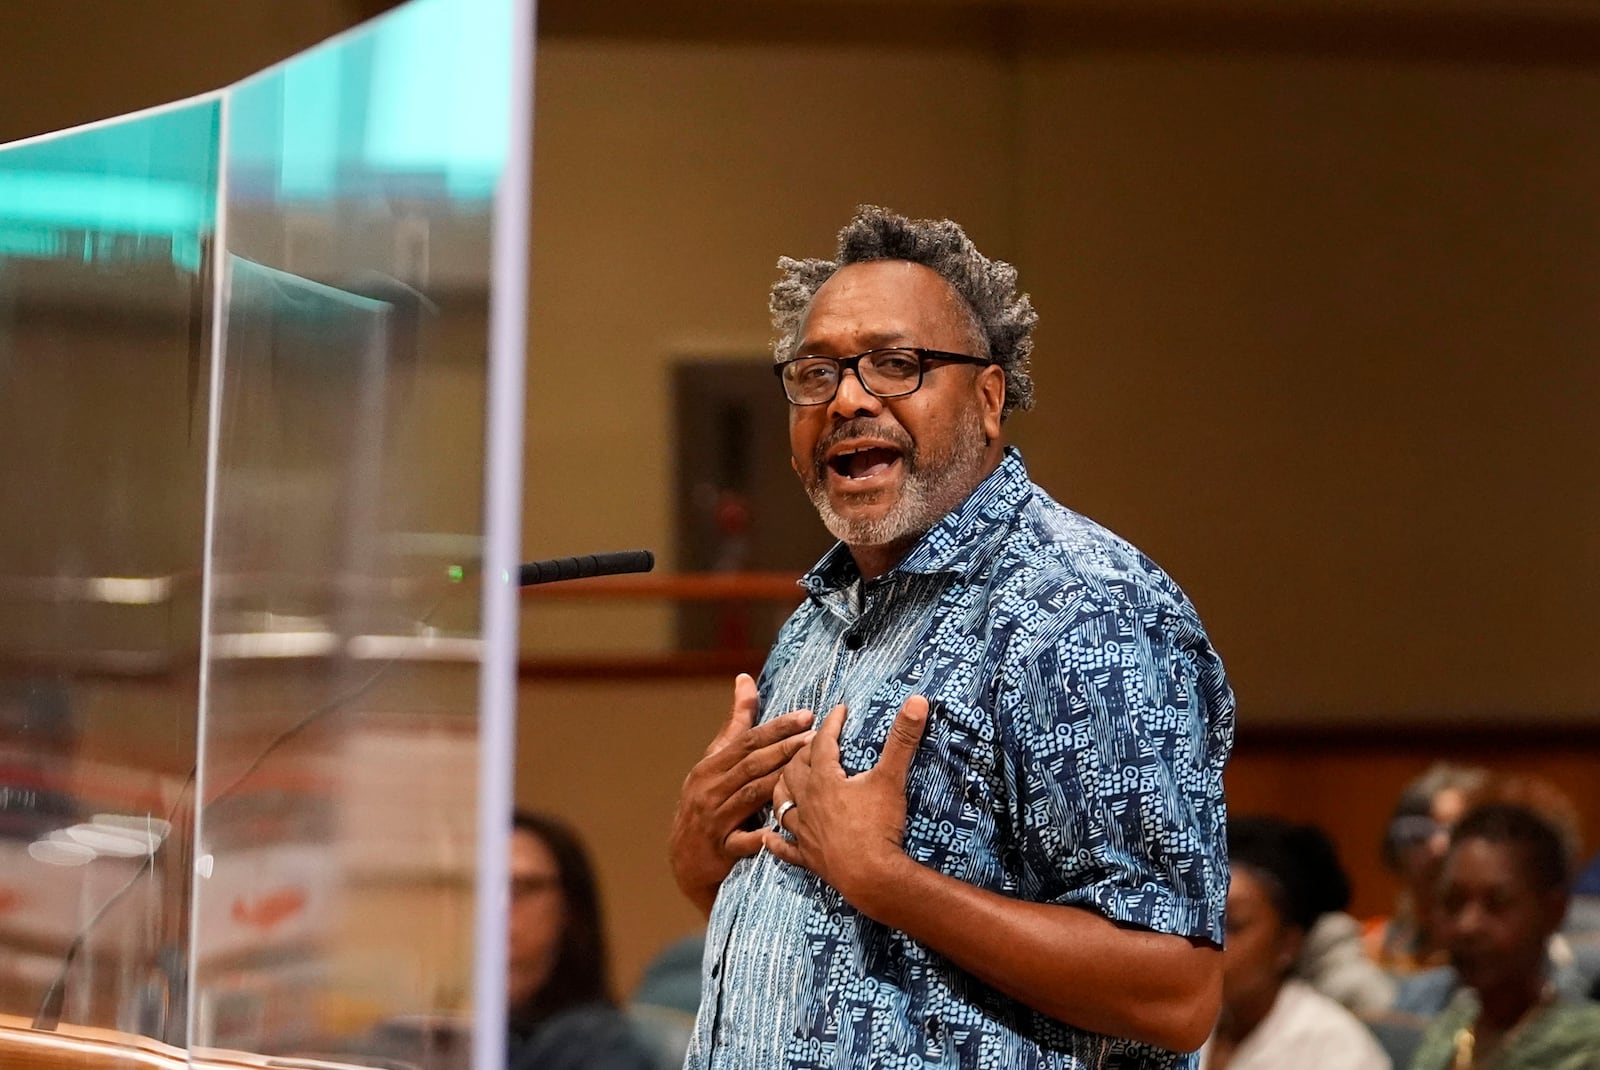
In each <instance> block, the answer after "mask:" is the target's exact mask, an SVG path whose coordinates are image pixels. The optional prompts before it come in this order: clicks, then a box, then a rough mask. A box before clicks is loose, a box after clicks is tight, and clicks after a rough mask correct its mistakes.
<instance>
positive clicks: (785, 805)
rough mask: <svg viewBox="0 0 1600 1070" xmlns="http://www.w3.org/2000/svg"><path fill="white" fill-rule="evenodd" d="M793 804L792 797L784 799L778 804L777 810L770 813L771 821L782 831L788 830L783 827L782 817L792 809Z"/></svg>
mask: <svg viewBox="0 0 1600 1070" xmlns="http://www.w3.org/2000/svg"><path fill="white" fill-rule="evenodd" d="M794 806H795V803H794V800H793V799H785V800H784V801H783V802H782V803H780V804H779V805H778V812H777V813H775V814H773V815H772V823H773V824H774V825H776V826H778V828H779V829H780V830H781V831H783V832H788V831H789V830H788V829H786V828H784V827H783V819H784V818H785V817H786V816H788V813H789V811H790V810H793V809H794Z"/></svg>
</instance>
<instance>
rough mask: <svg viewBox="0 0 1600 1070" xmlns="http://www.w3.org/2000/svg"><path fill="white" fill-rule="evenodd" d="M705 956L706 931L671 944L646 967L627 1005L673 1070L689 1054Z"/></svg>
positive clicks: (659, 1057)
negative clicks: (701, 969) (702, 963)
mask: <svg viewBox="0 0 1600 1070" xmlns="http://www.w3.org/2000/svg"><path fill="white" fill-rule="evenodd" d="M705 954H706V935H705V932H704V931H701V932H698V933H695V934H694V935H693V936H685V937H683V938H682V939H679V940H675V941H673V942H672V943H670V944H668V945H667V946H666V947H665V948H663V949H662V950H661V952H660V953H659V954H658V955H656V957H655V958H653V959H651V960H650V964H649V965H648V966H646V967H645V970H644V976H643V977H641V978H640V979H639V987H638V988H636V989H634V992H633V998H632V999H631V1000H629V1001H628V1016H629V1017H630V1018H632V1019H633V1022H634V1025H636V1026H637V1027H638V1028H639V1031H640V1034H641V1035H642V1036H643V1037H644V1038H645V1040H646V1041H648V1042H649V1044H650V1046H651V1047H652V1048H653V1049H655V1051H656V1055H657V1061H658V1062H660V1064H661V1065H662V1066H663V1067H671V1068H672V1070H679V1068H681V1067H682V1066H683V1063H684V1060H685V1059H686V1058H687V1057H688V1054H689V1038H690V1037H691V1036H692V1035H693V1033H694V1018H695V1012H696V1011H698V1010H699V1009H700V981H701V978H700V967H701V962H702V960H704V958H705Z"/></svg>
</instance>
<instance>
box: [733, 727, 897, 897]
mask: <svg viewBox="0 0 1600 1070" xmlns="http://www.w3.org/2000/svg"><path fill="white" fill-rule="evenodd" d="M845 714H846V710H845V707H843V706H835V707H834V708H833V709H832V710H830V711H829V713H828V716H827V718H826V719H824V720H823V722H822V727H821V728H820V729H819V730H818V731H817V734H816V738H814V739H813V740H812V741H811V744H810V745H809V746H807V747H804V748H802V749H801V750H800V751H799V752H798V753H797V754H795V756H794V757H792V758H790V759H789V764H788V765H787V766H785V767H784V770H783V775H782V776H780V777H779V778H778V784H777V787H776V788H774V790H773V793H772V806H773V813H780V812H781V813H782V815H783V827H784V829H785V830H786V831H787V832H788V833H789V834H790V835H791V836H793V837H794V839H793V840H792V841H791V840H789V839H788V838H786V837H785V836H784V835H783V834H782V833H781V832H778V831H777V830H775V829H768V830H767V831H766V832H765V833H764V834H763V836H762V845H763V846H764V847H766V849H767V850H768V851H770V852H772V854H773V855H774V856H775V857H777V858H779V859H782V860H783V861H785V862H788V863H790V864H792V865H796V866H804V867H805V868H806V869H809V870H810V871H811V872H813V873H815V874H816V875H817V876H819V877H821V878H822V879H823V880H824V881H827V882H828V883H829V884H831V885H832V886H833V887H834V888H836V889H837V890H838V892H839V894H840V895H842V896H844V897H845V900H846V901H847V902H849V903H850V904H851V905H852V906H854V907H855V908H856V909H858V910H860V911H861V912H862V913H864V914H867V915H869V916H870V915H871V914H872V907H871V903H872V901H873V899H874V897H875V896H876V895H877V894H879V893H881V892H884V891H886V890H889V889H886V888H885V883H886V881H887V880H888V879H889V876H890V874H892V872H893V868H894V867H895V866H896V865H898V864H900V863H902V862H904V861H906V860H907V859H906V854H905V852H904V850H903V849H902V847H901V843H902V840H903V837H904V835H905V825H906V774H907V773H908V772H909V771H910V769H911V759H912V757H913V756H914V755H915V754H916V752H917V745H918V744H919V743H920V742H921V741H922V730H923V728H924V727H925V726H926V725H927V722H928V700H927V699H926V698H924V697H922V696H921V695H912V696H911V697H910V698H908V699H906V701H905V703H904V704H903V705H902V706H901V707H900V712H899V713H898V714H896V715H895V719H894V725H893V726H892V727H890V729H889V737H888V739H886V740H885V741H884V744H883V754H882V755H881V756H880V757H879V759H878V764H877V765H875V766H873V767H872V768H871V769H868V770H867V771H866V772H864V773H857V774H856V775H855V776H847V775H845V771H844V767H843V766H842V765H841V764H840V762H839V733H840V731H841V730H842V729H843V727H844V719H845ZM787 803H793V805H792V806H788V805H786V804H787Z"/></svg>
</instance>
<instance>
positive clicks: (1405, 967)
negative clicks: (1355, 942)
mask: <svg viewBox="0 0 1600 1070" xmlns="http://www.w3.org/2000/svg"><path fill="white" fill-rule="evenodd" d="M1488 782H1489V774H1488V773H1487V772H1486V771H1485V770H1482V769H1475V768H1468V767H1464V766H1459V765H1449V764H1446V763H1444V762H1440V763H1438V764H1436V765H1434V766H1432V767H1430V768H1429V769H1428V770H1427V771H1426V772H1425V773H1423V774H1422V775H1421V776H1420V777H1418V778H1417V779H1415V780H1413V781H1412V782H1411V783H1410V784H1408V785H1407V786H1406V789H1405V791H1404V792H1402V793H1401V795H1400V801H1399V802H1398V803H1397V804H1396V806H1395V810H1394V816H1393V817H1392V818H1390V819H1389V827H1388V829H1387V830H1386V831H1385V833H1384V839H1383V860H1384V863H1385V864H1386V865H1387V866H1388V867H1389V869H1390V870H1391V871H1392V872H1393V873H1394V874H1395V876H1397V877H1399V878H1400V885H1401V887H1400V895H1399V898H1398V899H1397V901H1396V902H1395V908H1394V913H1393V914H1392V915H1390V916H1389V917H1387V918H1374V919H1373V920H1372V921H1370V922H1369V923H1368V925H1367V933H1366V948H1367V955H1368V957H1370V958H1371V959H1372V960H1373V961H1374V962H1376V963H1377V964H1378V965H1379V966H1382V967H1383V968H1384V969H1386V970H1389V971H1391V972H1394V973H1397V974H1406V973H1411V972H1414V971H1416V970H1425V969H1429V968H1431V967H1434V966H1441V965H1443V964H1444V962H1445V961H1446V955H1445V950H1444V946H1443V944H1442V943H1441V942H1440V941H1439V939H1438V936H1437V934H1436V932H1435V931H1434V924H1433V920H1432V914H1433V906H1434V894H1435V890H1436V888H1437V887H1438V883H1439V868H1440V865H1441V864H1442V862H1443V860H1444V853H1445V848H1446V846H1447V845H1448V843H1449V840H1450V828H1451V826H1452V825H1454V824H1455V823H1456V821H1457V820H1459V819H1460V817H1461V815H1462V814H1463V813H1465V812H1466V811H1467V809H1468V808H1469V807H1470V806H1471V805H1472V803H1473V802H1474V801H1475V800H1476V796H1477V794H1478V793H1479V792H1481V791H1482V790H1483V789H1484V787H1485V785H1486V784H1487V783H1488Z"/></svg>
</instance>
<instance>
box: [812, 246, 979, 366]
mask: <svg viewBox="0 0 1600 1070" xmlns="http://www.w3.org/2000/svg"><path fill="white" fill-rule="evenodd" d="M961 308H962V304H961V298H960V295H959V294H957V293H956V291H955V288H954V287H952V286H951V285H950V283H949V282H948V281H946V280H945V278H944V277H943V276H942V275H940V274H939V273H938V272H936V271H934V270H933V269H932V268H930V267H926V266H924V265H922V264H918V263H914V262H912V261H909V260H868V261H863V262H860V263H855V264H846V265H845V266H844V267H842V268H840V269H839V270H838V271H836V272H834V274H833V275H832V276H831V277H830V278H829V279H828V280H827V281H826V282H824V283H823V284H822V285H821V286H820V287H818V289H817V292H816V294H815V295H814V296H813V297H812V298H811V303H810V304H809V305H808V306H807V307H806V312H805V315H804V316H803V317H802V318H801V321H800V332H799V338H800V343H801V347H802V348H804V346H805V344H806V343H808V342H813V341H820V339H817V338H815V337H814V332H816V331H830V332H831V331H832V330H835V329H837V328H838V327H840V326H842V325H845V324H848V325H849V326H850V327H851V328H852V329H851V336H852V338H853V339H854V340H855V342H856V343H857V344H860V345H862V346H865V347H868V348H878V347H883V346H894V345H906V344H912V343H921V344H927V341H928V340H927V339H925V338H923V337H922V335H923V334H924V333H925V332H926V330H927V328H928V326H929V321H930V320H933V321H937V322H953V323H954V322H959V318H960V311H961Z"/></svg>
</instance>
